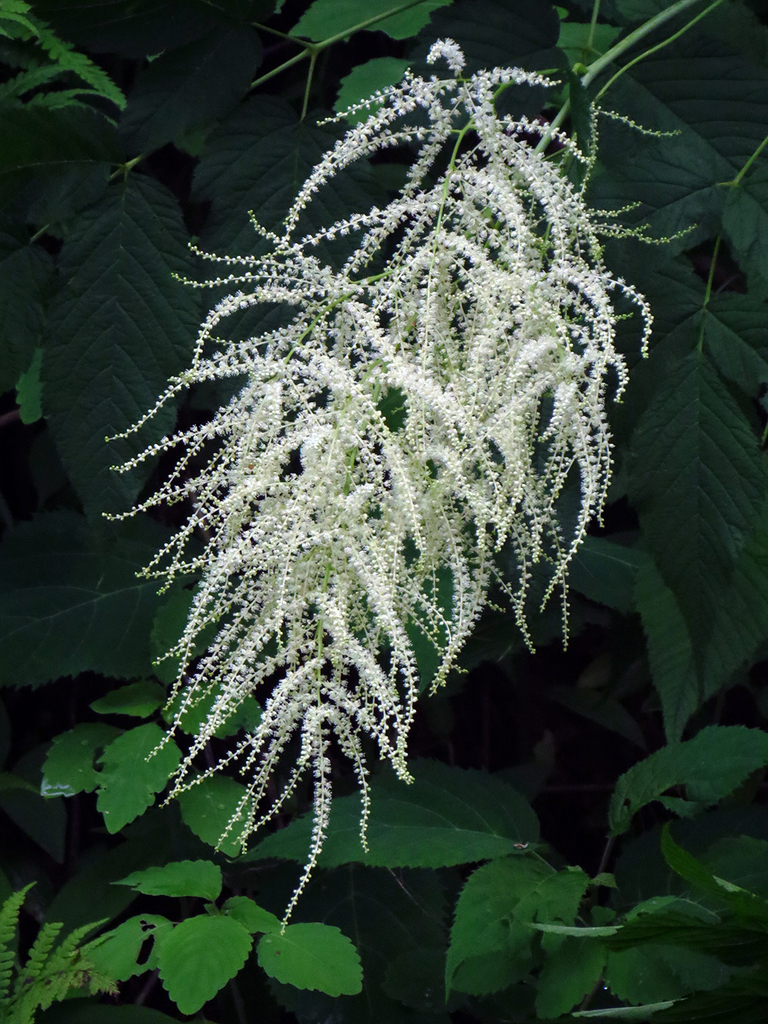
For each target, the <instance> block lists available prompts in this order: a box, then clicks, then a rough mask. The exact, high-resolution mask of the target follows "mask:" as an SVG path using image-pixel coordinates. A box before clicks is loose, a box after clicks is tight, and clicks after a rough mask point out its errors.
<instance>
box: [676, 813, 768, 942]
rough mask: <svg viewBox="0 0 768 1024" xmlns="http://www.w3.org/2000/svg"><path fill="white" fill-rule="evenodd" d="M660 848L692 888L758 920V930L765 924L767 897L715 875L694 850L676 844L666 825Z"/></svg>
mask: <svg viewBox="0 0 768 1024" xmlns="http://www.w3.org/2000/svg"><path fill="white" fill-rule="evenodd" d="M661 852H662V853H663V854H664V860H665V861H666V862H667V864H669V866H670V867H671V868H672V870H673V871H675V872H677V874H678V875H680V876H681V877H682V878H684V879H685V880H686V882H690V883H691V885H693V887H694V889H697V890H699V891H703V892H705V893H707V894H708V895H710V896H714V897H715V898H716V899H717V900H718V901H719V902H721V903H724V904H725V905H726V906H727V907H728V909H729V910H731V911H733V912H734V913H735V914H737V915H739V917H740V918H741V919H742V920H745V919H746V920H748V921H751V922H759V923H760V926H761V930H763V929H764V928H765V926H766V925H768V900H766V899H763V898H762V897H760V896H757V895H755V893H752V892H749V891H748V890H747V889H743V888H742V887H741V886H738V885H735V884H734V883H733V882H729V881H727V880H726V879H724V878H719V877H718V876H717V875H714V874H713V873H712V872H711V871H710V870H709V868H707V867H706V866H705V865H704V864H702V863H701V862H700V861H698V860H697V859H696V858H695V857H694V856H693V854H691V853H689V852H688V851H687V850H684V849H683V848H682V847H681V846H678V845H677V843H676V842H675V841H674V839H673V838H672V835H671V833H670V831H669V825H665V826H664V828H663V829H662V833H661Z"/></svg>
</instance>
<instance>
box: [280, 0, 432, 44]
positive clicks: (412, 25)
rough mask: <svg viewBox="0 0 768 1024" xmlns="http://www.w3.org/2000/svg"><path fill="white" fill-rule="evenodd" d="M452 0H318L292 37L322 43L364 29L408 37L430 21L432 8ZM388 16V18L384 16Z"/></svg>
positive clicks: (294, 28)
mask: <svg viewBox="0 0 768 1024" xmlns="http://www.w3.org/2000/svg"><path fill="white" fill-rule="evenodd" d="M450 2H451V0H421V2H420V3H418V2H417V3H414V2H413V0H314V3H312V4H311V5H310V7H309V8H308V9H307V10H306V11H305V12H304V14H303V15H302V16H301V18H300V20H299V21H298V22H297V24H296V25H294V27H293V28H292V29H291V32H290V34H291V35H292V36H296V37H300V38H304V39H311V40H312V41H313V42H316V43H319V42H322V41H323V40H325V39H330V38H331V37H332V36H340V37H342V38H344V37H346V38H349V35H348V34H349V33H352V32H354V31H356V30H359V29H361V28H366V29H368V30H369V31H381V32H386V33H387V35H389V36H391V37H392V38H393V39H407V38H408V36H413V35H416V33H417V32H418V31H419V29H420V28H422V27H423V26H424V25H426V24H427V22H428V21H429V16H430V14H431V12H432V11H434V10H435V9H436V8H438V7H444V6H445V5H446V4H449V3H450ZM382 15H386V17H382Z"/></svg>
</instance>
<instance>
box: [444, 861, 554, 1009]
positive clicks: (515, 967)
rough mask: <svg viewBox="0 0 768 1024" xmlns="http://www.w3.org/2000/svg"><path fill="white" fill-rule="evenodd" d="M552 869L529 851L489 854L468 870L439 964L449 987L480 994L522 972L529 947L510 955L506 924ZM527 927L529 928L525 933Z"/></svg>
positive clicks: (527, 967)
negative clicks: (504, 855)
mask: <svg viewBox="0 0 768 1024" xmlns="http://www.w3.org/2000/svg"><path fill="white" fill-rule="evenodd" d="M553 873H554V872H553V869H552V868H550V867H549V865H548V864H545V863H544V862H543V861H540V860H533V859H531V858H530V857H507V858H504V859H503V860H495V861H492V862H491V863H490V864H485V865H484V866H483V867H481V868H478V869H477V870H476V871H474V872H473V873H472V874H471V875H470V876H469V879H468V881H467V883H466V885H465V886H464V888H463V889H462V891H461V895H460V896H459V900H458V903H457V904H456V917H455V919H454V922H453V927H452V928H451V944H450V946H449V947H448V958H447V961H446V965H445V986H446V997H447V993H448V991H449V990H450V989H452V988H453V989H456V990H458V991H460V992H469V993H471V994H473V995H481V994H483V993H488V992H499V991H501V990H502V989H504V988H507V986H509V985H511V984H512V983H513V982H515V981H519V980H520V979H522V978H523V977H525V976H526V975H527V974H528V971H529V970H530V967H531V966H532V957H531V952H530V942H529V943H528V946H529V948H528V949H525V948H522V949H518V950H516V951H515V956H514V957H513V956H511V955H510V951H509V945H508V937H509V924H510V921H511V919H512V916H513V914H514V911H515V908H516V907H517V905H518V904H519V903H520V901H521V900H522V899H523V898H524V897H525V896H527V895H528V894H529V893H530V892H535V890H536V887H537V886H538V885H539V883H540V882H541V881H542V880H543V879H545V878H547V877H549V876H550V875H552V874H553ZM533 934H534V933H533V931H531V932H530V933H529V935H530V937H531V939H532V937H533Z"/></svg>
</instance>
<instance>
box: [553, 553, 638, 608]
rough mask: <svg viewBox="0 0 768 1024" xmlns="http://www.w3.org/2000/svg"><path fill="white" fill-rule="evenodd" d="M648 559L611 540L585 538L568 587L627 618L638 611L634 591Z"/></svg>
mask: <svg viewBox="0 0 768 1024" xmlns="http://www.w3.org/2000/svg"><path fill="white" fill-rule="evenodd" d="M647 559H648V555H647V553H646V552H645V551H641V550H640V549H639V548H630V547H627V546H626V545H624V544H619V543H617V542H616V541H613V540H610V539H609V538H607V537H585V538H584V541H583V543H582V544H580V545H579V549H578V551H577V552H576V554H575V556H574V558H573V561H572V562H571V565H570V568H569V570H568V586H569V587H571V588H572V589H573V590H577V591H578V592H579V593H580V594H584V596H585V597H588V598H589V599H590V600H591V601H597V602H598V603H599V604H605V605H607V606H608V607H609V608H615V609H616V610H617V611H619V612H622V613H623V614H627V613H629V612H630V611H632V609H633V607H634V595H633V588H634V584H635V577H636V575H637V572H638V570H639V569H640V567H641V566H642V565H643V564H644V563H645V561H647Z"/></svg>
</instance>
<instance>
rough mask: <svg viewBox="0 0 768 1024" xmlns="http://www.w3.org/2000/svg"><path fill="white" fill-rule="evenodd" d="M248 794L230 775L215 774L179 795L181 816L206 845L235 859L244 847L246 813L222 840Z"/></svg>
mask: <svg viewBox="0 0 768 1024" xmlns="http://www.w3.org/2000/svg"><path fill="white" fill-rule="evenodd" d="M245 795H246V789H245V786H243V785H241V783H239V782H235V780H234V779H230V778H229V777H228V776H226V775H211V776H209V777H208V778H205V779H203V780H202V781H201V782H198V783H197V785H196V786H192V787H191V788H190V789H186V790H184V792H183V793H180V794H179V797H178V800H179V807H180V808H181V817H182V819H183V820H184V822H185V824H186V825H188V826H189V828H191V829H192V831H193V832H194V833H195V835H196V836H197V837H198V838H199V839H202V840H203V842H204V843H207V844H208V845H209V846H213V847H215V848H216V849H219V850H221V852H222V853H225V854H227V856H229V857H234V856H236V855H237V854H238V853H239V852H240V848H241V845H242V844H241V843H240V840H239V838H238V836H239V834H240V829H241V827H242V823H243V822H242V818H243V814H242V813H241V815H240V817H239V818H238V820H237V821H236V822H235V824H234V826H233V827H232V829H231V831H230V832H229V833H228V834H227V837H226V838H225V839H224V840H223V841H222V842H219V841H220V840H221V837H222V836H223V835H224V833H225V831H226V830H227V826H228V825H229V823H230V821H232V817H233V815H234V814H235V812H236V811H237V808H238V805H239V803H240V801H241V800H242V798H243V797H244V796H245Z"/></svg>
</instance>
